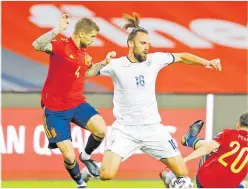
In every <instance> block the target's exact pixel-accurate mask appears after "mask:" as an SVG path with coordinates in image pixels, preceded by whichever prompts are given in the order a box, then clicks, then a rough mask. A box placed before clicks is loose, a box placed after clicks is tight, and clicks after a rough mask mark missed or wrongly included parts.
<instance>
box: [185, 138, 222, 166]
mask: <svg viewBox="0 0 248 189" xmlns="http://www.w3.org/2000/svg"><path fill="white" fill-rule="evenodd" d="M219 147H220V144H219V143H218V142H216V141H215V140H212V141H210V142H209V143H207V144H205V145H204V146H202V147H200V148H198V149H197V150H195V151H194V152H192V153H191V154H190V155H188V156H187V157H185V158H184V162H185V163H186V162H188V161H190V160H193V159H196V158H198V157H202V156H205V155H207V154H210V153H211V152H212V151H214V150H216V149H218V148H219Z"/></svg>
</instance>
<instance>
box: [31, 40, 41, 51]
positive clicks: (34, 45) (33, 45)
mask: <svg viewBox="0 0 248 189" xmlns="http://www.w3.org/2000/svg"><path fill="white" fill-rule="evenodd" d="M32 47H33V48H34V49H35V50H37V51H38V50H39V45H38V44H37V43H36V41H34V42H33V43H32Z"/></svg>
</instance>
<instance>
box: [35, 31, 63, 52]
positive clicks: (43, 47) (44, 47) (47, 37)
mask: <svg viewBox="0 0 248 189" xmlns="http://www.w3.org/2000/svg"><path fill="white" fill-rule="evenodd" d="M59 32H60V31H59V28H54V29H53V30H51V31H49V32H47V33H45V34H43V35H42V36H40V37H39V38H38V39H36V40H35V41H34V42H33V44H32V46H33V47H34V49H36V50H37V51H42V52H46V53H48V54H52V48H53V46H52V44H51V43H50V42H51V41H52V40H53V39H54V38H55V37H56V36H57V35H58V34H59Z"/></svg>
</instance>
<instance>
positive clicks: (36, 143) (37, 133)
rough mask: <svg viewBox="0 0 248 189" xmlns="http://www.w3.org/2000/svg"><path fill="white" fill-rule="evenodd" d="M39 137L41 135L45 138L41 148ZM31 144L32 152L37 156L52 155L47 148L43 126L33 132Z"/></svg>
mask: <svg viewBox="0 0 248 189" xmlns="http://www.w3.org/2000/svg"><path fill="white" fill-rule="evenodd" d="M41 135H43V137H45V140H44V141H45V142H44V144H43V146H41V144H40V141H41V140H40V137H41ZM33 144H34V151H35V152H36V153H37V154H39V155H48V156H50V155H52V152H51V150H50V149H49V148H48V139H47V137H46V136H45V131H44V126H43V125H38V126H37V127H36V128H35V130H34V140H33Z"/></svg>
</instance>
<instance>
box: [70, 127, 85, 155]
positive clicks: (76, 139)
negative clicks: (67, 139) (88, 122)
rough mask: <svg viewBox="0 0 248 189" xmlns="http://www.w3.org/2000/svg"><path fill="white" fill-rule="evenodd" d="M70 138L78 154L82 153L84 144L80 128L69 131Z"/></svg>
mask: <svg viewBox="0 0 248 189" xmlns="http://www.w3.org/2000/svg"><path fill="white" fill-rule="evenodd" d="M85 132H86V130H85ZM88 132H89V131H88ZM71 138H72V143H73V147H74V148H77V149H78V152H79V153H80V152H82V150H83V149H84V146H85V144H86V143H84V141H83V136H82V129H81V128H80V127H73V128H72V131H71ZM87 138H88V137H87Z"/></svg>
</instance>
